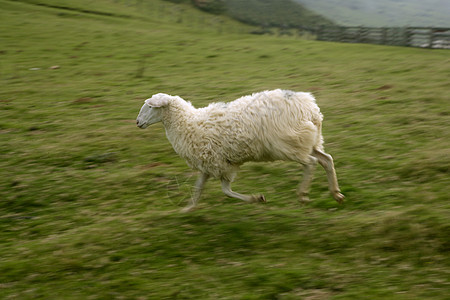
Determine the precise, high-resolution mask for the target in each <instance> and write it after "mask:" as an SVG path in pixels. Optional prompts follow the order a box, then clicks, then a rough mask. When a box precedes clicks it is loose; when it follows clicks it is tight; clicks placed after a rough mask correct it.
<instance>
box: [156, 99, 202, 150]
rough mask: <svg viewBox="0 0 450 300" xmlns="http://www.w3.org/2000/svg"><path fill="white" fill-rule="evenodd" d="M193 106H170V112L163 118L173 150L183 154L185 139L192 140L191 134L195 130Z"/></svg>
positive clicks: (185, 144)
mask: <svg viewBox="0 0 450 300" xmlns="http://www.w3.org/2000/svg"><path fill="white" fill-rule="evenodd" d="M194 114H195V108H193V107H171V109H170V112H169V113H168V114H166V115H165V116H164V118H163V124H164V127H165V129H166V135H167V139H168V140H169V142H170V143H171V144H172V146H173V148H174V149H175V151H176V152H177V153H178V154H180V155H181V156H184V155H183V153H182V152H183V151H184V149H186V146H187V144H189V143H187V142H186V141H187V140H191V141H192V140H193V137H192V135H193V134H194V132H196V131H195V130H194V128H193V125H194V121H193V120H194Z"/></svg>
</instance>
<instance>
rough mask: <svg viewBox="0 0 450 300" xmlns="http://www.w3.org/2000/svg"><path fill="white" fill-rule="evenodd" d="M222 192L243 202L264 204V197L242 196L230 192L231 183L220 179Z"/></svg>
mask: <svg viewBox="0 0 450 300" xmlns="http://www.w3.org/2000/svg"><path fill="white" fill-rule="evenodd" d="M222 191H223V192H224V193H225V195H227V196H228V197H231V198H237V199H241V200H244V201H245V202H251V203H252V202H263V203H265V202H266V198H265V197H264V195H243V194H239V193H236V192H233V191H232V190H231V182H230V181H228V180H225V179H222Z"/></svg>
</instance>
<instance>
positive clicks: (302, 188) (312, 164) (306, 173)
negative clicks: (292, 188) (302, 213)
mask: <svg viewBox="0 0 450 300" xmlns="http://www.w3.org/2000/svg"><path fill="white" fill-rule="evenodd" d="M316 165H317V158H315V157H312V156H310V157H309V163H308V164H306V165H304V167H303V181H302V183H301V184H300V185H299V187H298V190H297V194H298V197H299V201H300V202H301V203H303V204H305V203H308V202H310V201H311V200H309V188H310V186H311V182H312V180H313V173H314V170H315V169H316Z"/></svg>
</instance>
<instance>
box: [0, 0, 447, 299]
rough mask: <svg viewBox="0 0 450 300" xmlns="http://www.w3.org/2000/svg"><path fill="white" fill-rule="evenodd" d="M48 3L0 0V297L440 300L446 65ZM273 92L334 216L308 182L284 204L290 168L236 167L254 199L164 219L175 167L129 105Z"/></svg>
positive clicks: (174, 187) (175, 182) (431, 54)
mask: <svg viewBox="0 0 450 300" xmlns="http://www.w3.org/2000/svg"><path fill="white" fill-rule="evenodd" d="M26 2H28V3H26ZM88 2H89V3H91V4H92V6H90V7H89V9H90V10H92V11H91V12H86V11H84V12H83V11H82V9H80V8H83V7H85V6H84V3H88ZM31 3H45V4H47V7H45V6H42V5H34V4H31ZM55 3H57V1H52V0H45V2H44V0H43V1H40V2H38V1H23V2H18V1H6V0H0V7H1V9H0V18H1V20H2V22H1V27H2V30H1V31H0V84H1V87H2V88H1V89H0V287H1V297H0V298H2V299H364V298H370V299H446V298H447V295H448V294H449V292H450V288H449V280H448V278H449V269H450V268H449V267H450V261H449V254H448V253H449V250H450V238H449V235H448V232H449V231H450V222H449V220H448V216H449V215H450V205H449V202H448V185H449V184H450V182H449V165H450V155H449V151H448V149H449V148H450V145H449V143H450V142H449V141H450V139H449V138H450V136H449V135H450V130H449V128H448V127H449V126H448V124H450V120H449V119H450V117H449V116H450V114H449V107H448V101H449V98H448V97H449V96H448V95H449V91H448V83H447V81H448V80H447V78H448V72H449V64H448V51H446V50H427V49H410V48H400V47H382V46H373V45H360V44H335V43H325V42H314V41H303V40H299V39H289V38H278V39H277V38H272V37H255V36H248V35H243V34H217V30H216V29H215V28H214V27H213V28H211V29H210V27H212V26H209V25H208V26H206V25H203V26H201V24H200V26H197V25H195V26H194V25H193V24H192V23H189V24H190V25H187V23H184V22H183V23H179V22H178V17H176V18H174V17H173V16H178V15H177V14H176V13H173V14H172V13H171V14H160V13H159V7H161V6H160V4H161V3H162V2H159V1H154V2H142V4H145V5H148V6H144V7H141V8H140V7H136V6H134V5H129V3H128V2H124V1H112V0H111V1H108V0H102V1H95V2H91V1H84V2H83V1H81V0H78V1H71V2H70V6H69V7H66V8H64V9H62V8H58V9H57V8H51V7H48V6H49V5H52V6H59V5H55ZM133 3H135V2H133ZM67 5H69V4H67ZM151 5H154V6H151ZM165 5H172V4H167V3H166V4H165ZM173 5H174V6H164V7H165V11H166V12H178V11H184V12H185V13H184V14H183V16H184V17H183V18H189V17H193V16H199V17H203V18H205V20H208V19H207V18H208V17H209V16H208V15H197V14H201V13H200V12H198V11H194V10H192V11H191V10H190V8H189V6H176V5H175V4H173ZM152 7H156V8H158V9H157V10H156V11H154V10H152V9H151V8H152ZM72 8H76V10H73V9H72ZM94 11H95V12H94ZM147 11H150V13H146V12H147ZM98 12H100V13H98ZM102 12H107V13H108V14H109V16H108V14H105V13H102ZM223 22H227V21H225V20H224V21H223ZM203 24H209V23H203ZM229 24H230V26H232V27H233V26H236V27H233V28H236V29H237V30H236V31H240V30H239V28H240V27H238V26H239V25H236V24H233V23H229ZM273 88H284V89H292V90H299V91H311V92H313V93H314V94H315V95H316V97H317V99H318V103H319V105H320V107H321V109H322V111H323V113H324V115H325V123H324V136H325V138H326V149H327V151H328V152H330V153H331V154H332V155H333V156H334V158H335V161H336V169H337V173H338V176H339V178H340V183H341V187H342V190H343V192H344V193H345V194H346V196H347V201H346V203H345V204H344V205H342V206H339V205H337V204H336V203H335V202H334V200H332V199H331V197H330V196H329V194H328V191H327V187H326V178H325V174H324V172H323V170H320V169H318V170H317V174H316V176H315V177H316V179H315V181H314V183H313V186H312V193H311V198H312V199H314V201H313V202H312V203H311V204H310V205H308V206H301V205H299V204H298V203H297V201H296V196H295V189H296V185H297V183H298V181H299V180H300V179H301V170H300V168H299V166H297V165H296V164H295V163H286V162H276V163H265V164H261V163H250V164H247V165H245V166H244V167H243V168H242V171H241V172H240V173H239V175H238V178H237V180H236V182H235V184H234V188H235V190H236V191H240V192H245V193H257V192H261V193H264V194H265V196H266V198H267V199H268V203H267V204H266V205H248V204H244V203H241V202H239V201H237V200H234V199H229V198H226V197H225V196H224V195H223V194H222V192H221V191H220V185H219V183H218V182H217V181H214V180H213V181H211V182H209V183H208V184H207V187H206V190H205V193H204V196H203V197H202V200H201V203H200V208H199V209H198V210H196V211H194V212H192V213H189V214H180V213H179V209H180V207H182V206H184V205H185V201H186V197H188V196H189V193H190V191H191V190H190V187H191V185H192V184H193V182H194V181H195V172H193V171H191V170H190V169H188V167H187V166H186V164H185V163H184V161H182V160H181V159H180V158H179V157H178V156H177V155H176V154H175V153H174V152H173V150H172V148H171V146H170V144H169V143H168V142H167V140H166V138H165V134H164V130H163V128H162V126H161V125H160V124H158V125H154V126H152V127H150V128H148V129H147V130H145V131H143V130H140V129H138V128H136V126H135V117H136V115H137V113H138V111H139V108H140V107H141V105H142V103H143V101H144V99H146V98H148V97H149V96H151V95H152V94H154V93H157V92H167V93H171V94H174V95H180V96H182V97H184V98H185V99H187V100H190V101H192V103H193V104H194V105H196V106H204V105H207V104H208V103H209V102H211V101H213V100H220V101H231V100H233V99H235V98H237V97H238V96H241V95H245V94H249V93H252V92H255V91H260V90H264V89H273Z"/></svg>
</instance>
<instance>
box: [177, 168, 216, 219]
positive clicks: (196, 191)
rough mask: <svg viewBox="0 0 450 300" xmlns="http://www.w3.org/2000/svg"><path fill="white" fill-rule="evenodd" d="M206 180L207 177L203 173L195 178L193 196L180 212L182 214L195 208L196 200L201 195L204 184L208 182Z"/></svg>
mask: <svg viewBox="0 0 450 300" xmlns="http://www.w3.org/2000/svg"><path fill="white" fill-rule="evenodd" d="M208 178H209V175H207V174H205V173H200V175H199V176H198V178H197V181H196V182H195V187H194V194H193V195H192V198H191V201H190V203H189V205H188V206H186V207H185V208H183V209H182V210H181V211H182V212H189V211H191V210H193V209H194V208H195V207H196V206H197V202H198V199H199V198H200V196H201V194H202V191H203V187H204V186H205V183H206V181H207V180H208Z"/></svg>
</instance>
